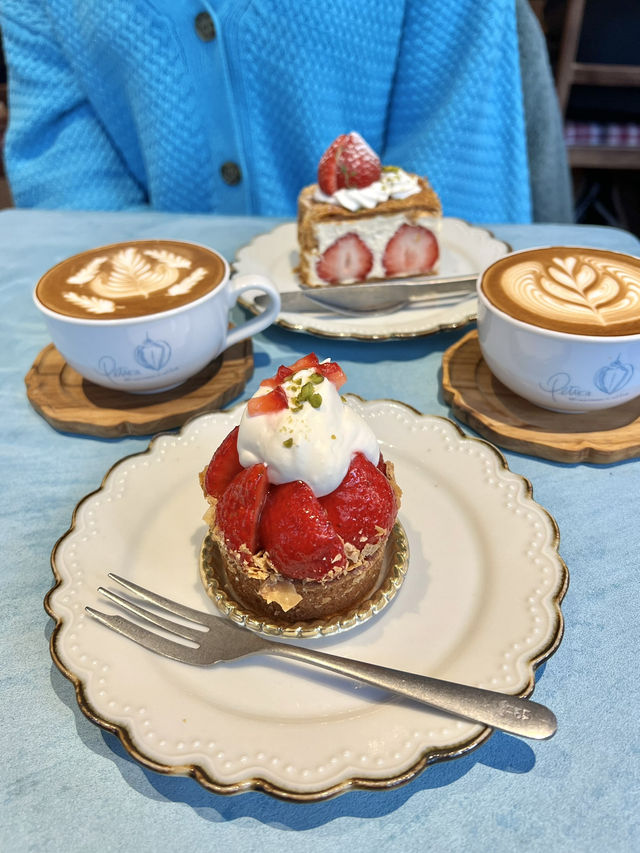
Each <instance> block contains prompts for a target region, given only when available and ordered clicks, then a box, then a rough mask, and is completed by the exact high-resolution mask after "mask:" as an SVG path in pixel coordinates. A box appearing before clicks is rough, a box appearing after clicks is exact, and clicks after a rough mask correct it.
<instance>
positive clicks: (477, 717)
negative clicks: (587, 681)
mask: <svg viewBox="0 0 640 853" xmlns="http://www.w3.org/2000/svg"><path fill="white" fill-rule="evenodd" d="M262 651H263V652H266V653H267V654H272V655H278V656H280V657H286V658H293V659H295V660H298V661H301V662H302V663H307V664H311V665H312V666H318V667H321V668H322V669H328V670H330V671H331V672H336V673H338V674H339V675H344V676H347V677H348V678H354V679H356V680H357V681H362V682H365V683H366V684H372V685H374V687H381V688H383V689H385V690H390V691H391V692H392V693H396V694H398V695H399V696H405V697H407V698H409V699H414V700H416V701H417V702H422V703H423V704H425V705H429V706H430V707H432V708H434V709H436V710H438V711H446V712H448V713H451V714H455V716H457V717H462V718H463V719H465V720H472V721H473V722H475V723H483V724H484V725H487V726H491V727H492V728H495V729H500V730H502V731H504V732H509V734H515V735H519V736H521V737H528V738H533V739H535V740H544V739H546V738H549V737H551V736H552V735H553V734H555V731H556V728H557V720H556V717H555V715H554V714H553V712H552V711H550V710H549V708H546V707H545V706H544V705H540V704H539V703H538V702H532V701H531V700H530V699H522V698H520V697H519V696H511V695H509V694H505V693H497V692H496V691H494V690H484V689H482V688H480V687H469V686H467V685H464V684H456V683H454V682H452V681H442V680H440V679H438V678H430V677H429V676H425V675H414V674H413V673H408V672H400V671H399V670H396V669H390V668H388V667H385V666H377V665H376V664H371V663H364V662H363V661H356V660H351V659H350V658H342V657H338V656H337V655H329V654H325V653H324V652H317V651H315V650H313V649H305V648H301V647H300V646H289V645H286V644H285V643H275V642H270V643H269V644H268V647H266V648H264V649H262Z"/></svg>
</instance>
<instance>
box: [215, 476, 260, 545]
mask: <svg viewBox="0 0 640 853" xmlns="http://www.w3.org/2000/svg"><path fill="white" fill-rule="evenodd" d="M268 488H269V480H268V478H267V466H266V465H264V464H262V463H261V464H259V465H252V466H251V468H243V469H242V471H241V472H240V473H239V474H236V476H235V477H234V478H233V480H232V481H231V482H230V483H229V485H228V486H227V488H226V489H225V491H224V493H223V495H222V497H221V498H220V500H219V501H218V505H217V508H216V521H217V523H218V526H219V528H220V530H222V533H223V535H224V538H225V542H226V543H227V545H228V546H229V547H230V548H233V549H234V550H235V551H239V550H240V546H242V545H246V547H247V548H248V549H249V551H250V552H251V553H252V554H253V553H255V552H256V550H257V547H258V524H259V521H260V514H261V512H262V508H263V506H264V503H265V500H266V497H267V490H268ZM241 553H244V549H243V551H242V552H241ZM246 557H247V559H248V558H249V554H248V553H246Z"/></svg>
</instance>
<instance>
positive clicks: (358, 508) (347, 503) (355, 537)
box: [320, 453, 397, 550]
mask: <svg viewBox="0 0 640 853" xmlns="http://www.w3.org/2000/svg"><path fill="white" fill-rule="evenodd" d="M320 504H321V505H322V506H323V507H324V509H325V510H326V511H327V516H328V518H329V521H330V522H331V524H332V525H333V527H334V528H335V530H336V532H337V533H339V534H340V536H341V537H342V538H343V539H344V541H345V542H350V543H351V544H352V545H355V547H356V548H358V550H362V548H363V547H364V546H365V545H367V544H373V543H376V542H379V541H380V539H381V537H382V536H385V535H386V534H387V533H388V531H389V530H391V528H392V526H393V523H394V521H395V517H396V513H397V504H396V499H395V495H394V493H393V489H392V488H391V486H390V485H389V482H388V480H387V479H386V478H385V476H384V475H383V474H382V473H381V472H380V471H379V470H378V469H377V468H376V466H375V465H372V464H371V462H369V460H368V459H367V458H366V456H364V455H363V454H362V453H356V454H354V456H353V459H352V460H351V465H350V466H349V470H348V471H347V473H346V475H345V478H344V480H343V481H342V483H340V485H339V486H338V488H337V489H335V491H333V492H331V493H330V494H328V495H325V496H324V497H322V498H320Z"/></svg>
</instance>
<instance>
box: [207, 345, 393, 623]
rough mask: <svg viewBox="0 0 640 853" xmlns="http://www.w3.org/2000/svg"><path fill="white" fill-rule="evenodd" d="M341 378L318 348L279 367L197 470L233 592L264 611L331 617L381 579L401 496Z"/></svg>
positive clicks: (288, 616)
mask: <svg viewBox="0 0 640 853" xmlns="http://www.w3.org/2000/svg"><path fill="white" fill-rule="evenodd" d="M345 381H346V377H345V375H344V373H343V371H342V369H341V368H340V366H339V365H338V364H336V363H335V362H332V361H329V360H327V361H322V362H320V361H319V360H318V358H317V356H315V355H314V354H313V353H312V354H310V355H308V356H305V357H304V358H302V359H300V360H299V361H297V362H296V363H295V364H292V365H290V366H288V367H287V366H284V365H282V366H281V367H280V368H279V369H278V371H277V373H276V375H275V376H273V377H272V378H270V379H267V380H265V381H263V382H262V383H261V385H260V388H259V389H258V391H257V392H256V394H255V395H254V396H253V397H252V398H251V399H250V400H249V402H248V404H247V407H246V409H245V411H244V413H243V416H242V420H241V422H240V425H239V426H237V427H235V428H234V429H233V430H232V431H231V432H230V433H229V435H227V437H226V438H225V439H224V441H223V442H222V444H221V445H220V446H219V447H218V449H217V450H216V451H215V453H214V454H213V457H212V459H211V462H210V463H209V465H208V466H207V468H205V470H204V471H203V472H202V473H201V475H200V481H201V485H202V488H203V491H204V494H205V497H206V499H207V501H208V502H209V505H210V506H209V510H208V511H207V514H206V516H205V519H206V521H207V522H208V524H209V528H210V535H211V537H212V538H213V540H214V541H215V543H216V545H217V548H218V550H219V553H220V555H221V556H222V559H223V562H224V565H225V571H226V580H227V586H228V587H229V588H230V589H231V591H232V592H233V595H234V597H235V598H236V599H237V600H238V601H239V602H240V603H241V604H243V605H245V606H247V607H249V608H250V609H251V610H252V611H253V612H255V613H256V614H257V615H260V616H268V617H276V618H279V619H284V620H285V621H288V622H297V621H307V620H315V619H326V618H329V617H332V616H334V615H336V614H339V613H341V612H344V611H345V610H347V609H348V608H350V607H353V606H355V605H356V604H358V603H359V602H361V601H363V600H364V599H365V598H366V597H367V596H368V594H369V593H370V592H371V590H372V589H373V587H374V586H375V584H376V581H377V580H378V577H379V574H380V570H381V567H382V563H383V558H384V552H385V546H386V543H387V539H388V537H389V534H390V532H391V530H392V528H393V525H394V523H395V520H396V515H397V512H398V506H399V501H400V490H399V489H398V487H397V485H396V483H395V480H394V476H393V466H392V464H391V463H390V462H385V460H384V459H383V458H382V455H381V454H380V450H379V448H378V443H377V441H376V438H375V436H374V434H373V432H372V430H371V429H370V427H369V426H368V424H367V423H366V422H365V421H364V420H363V419H362V418H361V417H360V416H359V415H358V414H357V413H356V412H355V411H354V410H353V409H352V408H351V407H349V406H348V405H346V404H345V403H344V402H343V400H342V399H341V397H340V395H339V393H338V391H339V389H340V388H341V386H342V385H343V383H344V382H345Z"/></svg>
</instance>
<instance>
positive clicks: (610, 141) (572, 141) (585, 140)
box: [564, 121, 640, 148]
mask: <svg viewBox="0 0 640 853" xmlns="http://www.w3.org/2000/svg"><path fill="white" fill-rule="evenodd" d="M564 140H565V142H566V144H567V146H574V145H580V146H582V145H586V146H588V145H610V146H612V147H616V148H637V147H639V146H640V124H597V123H596V122H579V121H568V122H567V123H566V124H565V128H564Z"/></svg>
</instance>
